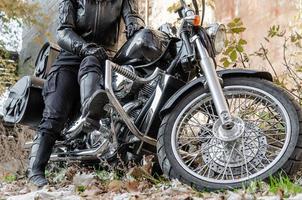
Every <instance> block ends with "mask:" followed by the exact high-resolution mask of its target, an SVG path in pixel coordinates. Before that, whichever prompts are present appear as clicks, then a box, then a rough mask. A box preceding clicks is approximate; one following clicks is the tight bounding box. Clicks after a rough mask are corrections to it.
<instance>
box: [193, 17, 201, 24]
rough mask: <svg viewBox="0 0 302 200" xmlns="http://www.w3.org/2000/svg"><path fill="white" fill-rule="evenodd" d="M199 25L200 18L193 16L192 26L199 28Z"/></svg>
mask: <svg viewBox="0 0 302 200" xmlns="http://www.w3.org/2000/svg"><path fill="white" fill-rule="evenodd" d="M200 25H201V18H200V16H199V15H195V16H194V20H193V26H200Z"/></svg>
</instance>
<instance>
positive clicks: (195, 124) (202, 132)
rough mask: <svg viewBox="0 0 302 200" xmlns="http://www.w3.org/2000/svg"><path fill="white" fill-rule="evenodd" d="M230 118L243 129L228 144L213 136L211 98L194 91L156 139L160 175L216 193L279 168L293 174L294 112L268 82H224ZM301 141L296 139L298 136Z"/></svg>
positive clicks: (283, 95)
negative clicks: (240, 124)
mask: <svg viewBox="0 0 302 200" xmlns="http://www.w3.org/2000/svg"><path fill="white" fill-rule="evenodd" d="M224 94H225V97H226V99H227V103H228V105H229V108H230V111H231V114H232V115H233V116H235V117H238V119H241V120H243V124H244V125H243V126H244V127H243V128H244V131H243V132H242V133H241V134H240V135H235V137H234V138H232V139H231V140H225V138H221V137H219V134H215V133H216V132H217V131H218V130H217V126H215V124H216V123H217V121H219V120H218V116H217V114H216V112H215V107H214V103H213V99H212V96H211V94H210V93H209V92H207V91H205V90H203V89H199V90H196V91H192V92H191V93H190V94H188V95H187V96H186V97H185V98H184V99H182V100H181V101H180V102H179V104H178V105H177V106H176V107H175V109H174V110H173V111H172V112H171V113H170V114H169V115H167V116H165V118H164V120H163V123H162V126H161V129H160V131H159V136H158V140H159V142H158V156H159V160H160V162H161V167H162V169H163V171H164V173H165V174H167V175H168V176H170V177H172V178H178V179H180V180H181V181H183V182H185V183H187V184H190V185H193V186H195V187H197V188H199V189H202V188H204V187H206V188H212V189H221V188H229V187H241V186H243V185H244V184H247V183H249V182H250V181H252V180H259V179H265V178H267V177H269V176H270V175H272V174H274V173H276V172H277V171H278V170H279V169H282V168H283V170H284V171H286V172H288V173H293V172H294V171H295V169H297V168H298V165H299V160H297V158H296V157H295V156H294V155H293V152H294V150H295V148H296V150H297V151H299V152H301V148H299V146H298V145H297V141H298V138H299V132H300V130H301V127H300V123H299V112H300V109H299V107H298V106H296V104H295V103H294V102H293V100H292V98H291V97H290V96H289V95H288V94H287V93H286V92H284V91H283V90H281V89H279V88H278V87H276V86H274V85H273V84H272V83H270V82H268V81H265V80H261V79H255V78H232V79H228V80H225V88H224ZM301 139H302V138H301Z"/></svg>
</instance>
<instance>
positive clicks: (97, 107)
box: [87, 90, 109, 119]
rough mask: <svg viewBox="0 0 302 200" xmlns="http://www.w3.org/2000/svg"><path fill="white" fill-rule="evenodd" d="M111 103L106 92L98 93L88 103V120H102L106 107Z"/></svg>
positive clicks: (100, 91) (99, 91)
mask: <svg viewBox="0 0 302 200" xmlns="http://www.w3.org/2000/svg"><path fill="white" fill-rule="evenodd" d="M108 102H109V99H108V96H107V94H106V92H105V91H104V90H98V91H96V92H95V93H94V94H93V95H92V96H91V97H90V101H89V102H88V104H87V105H88V107H87V110H88V114H87V117H88V118H92V119H101V118H102V117H104V116H105V114H106V113H105V111H104V106H105V105H106V104H107V103H108Z"/></svg>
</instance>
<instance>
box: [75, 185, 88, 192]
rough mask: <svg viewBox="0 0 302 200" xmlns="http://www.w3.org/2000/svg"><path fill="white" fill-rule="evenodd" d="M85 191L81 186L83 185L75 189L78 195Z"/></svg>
mask: <svg viewBox="0 0 302 200" xmlns="http://www.w3.org/2000/svg"><path fill="white" fill-rule="evenodd" d="M85 190H86V187H85V186H83V185H79V186H78V187H77V191H78V192H79V193H82V192H85Z"/></svg>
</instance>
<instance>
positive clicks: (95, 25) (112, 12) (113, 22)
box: [57, 0, 144, 56]
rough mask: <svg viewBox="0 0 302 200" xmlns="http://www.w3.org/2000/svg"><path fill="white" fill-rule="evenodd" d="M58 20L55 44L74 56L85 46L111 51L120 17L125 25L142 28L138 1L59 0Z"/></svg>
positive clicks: (116, 38) (116, 37)
mask: <svg viewBox="0 0 302 200" xmlns="http://www.w3.org/2000/svg"><path fill="white" fill-rule="evenodd" d="M59 18H60V19H59V28H58V31H57V39H58V44H59V46H60V47H61V48H62V49H64V50H65V51H68V52H70V53H72V54H73V55H77V56H78V55H79V53H80V50H81V48H82V47H83V46H85V45H86V44H87V43H96V44H98V45H100V46H103V47H104V48H106V49H113V48H114V47H115V45H116V43H117V40H118V36H119V29H120V22H121V18H123V19H124V22H125V25H126V26H128V25H130V24H131V23H138V24H141V25H142V26H144V21H143V19H142V18H141V17H140V16H139V15H138V6H137V0H61V2H60V12H59Z"/></svg>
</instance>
